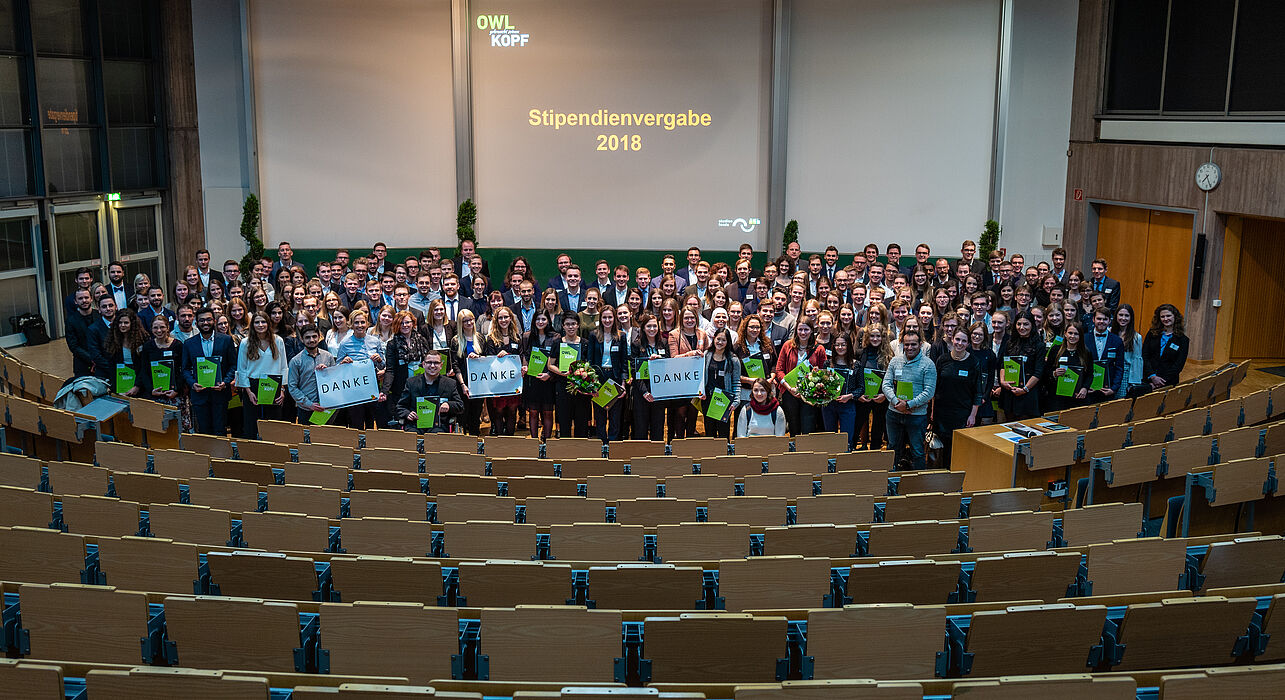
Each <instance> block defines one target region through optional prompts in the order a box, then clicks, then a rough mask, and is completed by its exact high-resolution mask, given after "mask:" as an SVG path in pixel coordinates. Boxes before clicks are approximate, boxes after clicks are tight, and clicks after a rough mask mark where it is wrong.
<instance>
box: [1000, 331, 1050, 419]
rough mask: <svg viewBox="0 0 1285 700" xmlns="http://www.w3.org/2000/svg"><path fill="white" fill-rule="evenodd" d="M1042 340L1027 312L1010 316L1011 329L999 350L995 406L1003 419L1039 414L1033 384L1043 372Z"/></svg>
mask: <svg viewBox="0 0 1285 700" xmlns="http://www.w3.org/2000/svg"><path fill="white" fill-rule="evenodd" d="M1044 355H1045V350H1044V340H1043V339H1042V338H1041V337H1040V333H1039V331H1038V330H1036V328H1035V319H1034V317H1032V316H1031V313H1030V312H1029V311H1022V312H1020V313H1018V314H1017V317H1016V318H1014V319H1013V331H1012V333H1010V334H1009V336H1008V341H1007V342H1006V343H1005V345H1004V347H1003V348H1002V349H1001V350H1000V353H999V372H1000V374H999V386H1000V397H999V405H1000V408H1002V409H1003V410H1004V418H1005V420H1022V419H1024V418H1035V417H1036V416H1039V415H1040V396H1039V393H1038V392H1037V391H1036V386H1037V385H1038V384H1039V383H1040V377H1041V376H1042V375H1043V374H1044Z"/></svg>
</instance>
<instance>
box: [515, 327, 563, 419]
mask: <svg viewBox="0 0 1285 700" xmlns="http://www.w3.org/2000/svg"><path fill="white" fill-rule="evenodd" d="M557 344H558V334H557V333H556V332H554V330H553V317H552V316H550V315H549V312H548V311H547V310H545V309H543V308H539V309H536V310H535V312H534V313H533V314H532V315H531V330H530V331H528V332H527V334H526V338H525V339H524V340H523V343H522V355H523V357H522V359H523V363H522V368H523V373H524V374H525V375H526V376H524V377H523V379H522V404H523V406H525V407H526V410H527V425H528V426H530V429H531V437H533V438H540V439H542V440H548V439H549V438H552V437H553V412H554V408H555V406H556V399H555V396H554V390H553V389H554V375H553V373H552V372H550V371H549V362H550V361H551V360H550V359H549V358H551V357H555V355H554V352H555V348H556V346H557Z"/></svg>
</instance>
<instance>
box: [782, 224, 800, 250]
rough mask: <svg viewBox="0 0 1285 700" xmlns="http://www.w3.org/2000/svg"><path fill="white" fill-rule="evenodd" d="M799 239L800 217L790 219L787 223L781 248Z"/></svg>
mask: <svg viewBox="0 0 1285 700" xmlns="http://www.w3.org/2000/svg"><path fill="white" fill-rule="evenodd" d="M798 240H799V221H798V219H790V222H789V223H788V224H786V225H785V233H783V234H781V250H785V249H786V248H788V247H790V244H791V243H797V242H798Z"/></svg>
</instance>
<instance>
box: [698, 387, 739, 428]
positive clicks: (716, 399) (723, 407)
mask: <svg viewBox="0 0 1285 700" xmlns="http://www.w3.org/2000/svg"><path fill="white" fill-rule="evenodd" d="M731 406H732V400H731V399H730V398H728V396H727V394H724V393H723V390H722V389H715V390H714V393H713V394H711V395H710V397H709V405H708V406H707V407H706V408H705V415H706V416H708V417H710V418H712V419H714V420H716V421H722V422H724V423H726V422H727V409H728V408H731Z"/></svg>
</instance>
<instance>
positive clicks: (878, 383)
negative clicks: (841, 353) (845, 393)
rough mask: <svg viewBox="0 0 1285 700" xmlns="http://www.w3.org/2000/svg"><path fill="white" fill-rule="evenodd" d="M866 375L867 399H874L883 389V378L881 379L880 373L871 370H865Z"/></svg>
mask: <svg viewBox="0 0 1285 700" xmlns="http://www.w3.org/2000/svg"><path fill="white" fill-rule="evenodd" d="M865 375H866V398H868V399H873V398H874V397H876V396H878V395H879V392H880V391H881V390H882V389H883V377H880V376H879V373H878V372H876V371H874V370H872V369H869V368H867V369H866V370H865Z"/></svg>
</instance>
